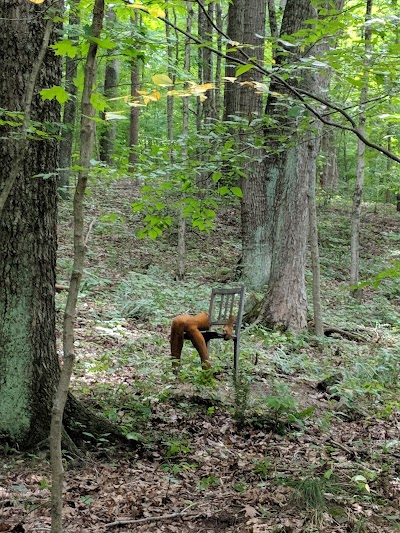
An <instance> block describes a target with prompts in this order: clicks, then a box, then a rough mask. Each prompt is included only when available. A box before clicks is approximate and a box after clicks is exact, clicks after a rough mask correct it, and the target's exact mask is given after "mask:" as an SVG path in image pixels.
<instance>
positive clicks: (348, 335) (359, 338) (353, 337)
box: [324, 326, 370, 342]
mask: <svg viewBox="0 0 400 533" xmlns="http://www.w3.org/2000/svg"><path fill="white" fill-rule="evenodd" d="M333 333H337V334H338V335H340V336H341V337H344V338H345V339H348V340H350V341H356V342H370V341H369V339H367V338H366V337H364V336H363V335H359V334H358V333H352V332H351V331H348V330H346V329H341V328H337V327H335V326H324V335H325V336H326V337H330V336H331V335H332V334H333Z"/></svg>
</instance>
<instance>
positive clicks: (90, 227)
mask: <svg viewBox="0 0 400 533" xmlns="http://www.w3.org/2000/svg"><path fill="white" fill-rule="evenodd" d="M95 222H96V217H94V218H93V220H92V221H91V223H90V224H89V227H88V230H87V232H86V236H85V240H84V244H85V247H86V246H87V243H88V240H89V236H90V233H91V231H92V228H93V226H94V223H95Z"/></svg>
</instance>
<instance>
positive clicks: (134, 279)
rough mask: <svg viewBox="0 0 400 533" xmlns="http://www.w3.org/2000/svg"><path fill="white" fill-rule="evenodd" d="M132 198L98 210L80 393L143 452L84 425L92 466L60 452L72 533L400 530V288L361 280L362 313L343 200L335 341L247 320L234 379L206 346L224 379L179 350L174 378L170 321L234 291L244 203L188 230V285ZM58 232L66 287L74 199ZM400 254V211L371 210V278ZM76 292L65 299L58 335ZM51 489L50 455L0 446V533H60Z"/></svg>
mask: <svg viewBox="0 0 400 533" xmlns="http://www.w3.org/2000/svg"><path fill="white" fill-rule="evenodd" d="M136 195H137V193H136V192H135V187H132V186H131V185H130V184H129V183H126V182H124V183H121V184H118V185H115V184H114V185H113V186H111V187H110V188H109V189H108V192H107V194H103V189H101V190H100V189H99V190H98V191H96V189H94V190H93V191H92V195H91V196H90V197H89V199H88V203H89V206H88V220H87V221H88V224H89V223H90V222H91V221H94V223H93V230H92V234H91V235H90V238H89V249H88V256H87V267H86V271H85V276H84V280H83V286H82V291H81V296H80V300H79V312H78V318H77V324H76V352H77V363H76V369H75V375H74V378H73V384H72V388H73V391H74V393H75V394H76V395H77V396H78V397H79V398H80V399H82V400H83V401H84V402H85V403H86V404H87V405H89V406H90V407H91V408H92V409H93V410H94V411H95V412H97V413H102V414H103V415H104V416H106V417H107V418H108V419H109V420H110V421H112V422H114V423H116V424H118V425H119V426H120V427H121V428H122V429H123V431H124V432H125V433H126V434H127V436H128V437H129V439H130V440H131V442H132V448H131V449H126V450H121V449H117V448H115V447H113V445H112V444H111V443H110V442H109V439H108V435H104V436H103V437H102V438H101V439H94V438H93V436H92V435H90V434H89V433H87V432H85V428H82V440H83V441H86V443H87V446H86V449H87V451H86V455H85V459H84V461H81V462H80V463H79V465H76V461H75V458H74V457H71V456H68V454H66V458H65V459H66V461H65V464H66V473H65V497H64V504H65V505H64V516H65V530H64V531H65V532H75V533H81V532H82V533H84V532H88V533H90V532H106V531H110V532H112V531H136V532H141V533H152V532H171V533H172V532H178V533H186V532H196V533H203V532H204V533H214V532H215V533H216V532H241V533H264V532H326V533H344V532H350V531H352V532H391V531H396V530H400V418H399V413H400V402H399V379H398V378H399V373H400V348H399V346H400V344H399V341H400V334H399V331H400V307H399V303H400V284H399V281H398V280H395V279H394V280H393V279H392V280H384V281H382V283H381V284H380V285H379V286H377V287H366V288H365V289H364V298H363V303H362V304H356V303H355V302H354V301H353V299H352V298H350V297H349V288H348V271H349V233H350V229H349V226H350V206H349V205H347V204H343V203H341V202H339V201H335V202H334V201H333V200H332V201H331V202H330V203H328V204H327V205H321V206H320V209H319V211H320V243H321V251H320V254H321V270H322V296H323V306H324V311H325V316H324V321H325V323H326V324H328V325H329V326H333V327H334V328H337V329H338V332H336V333H334V334H332V335H331V336H329V337H325V338H324V339H317V338H315V337H314V336H313V335H312V333H311V332H309V333H307V334H303V335H301V336H298V337H294V336H291V335H286V334H285V333H282V332H279V331H270V330H267V329H265V328H262V327H261V326H255V325H245V329H244V331H243V336H242V346H241V362H240V365H241V366H240V370H241V374H240V379H239V380H238V382H236V383H234V382H233V380H232V378H231V376H232V344H231V343H230V342H225V343H224V342H219V341H215V342H214V343H211V359H212V363H213V367H214V368H215V369H216V370H218V374H217V376H216V378H210V377H209V376H207V375H205V374H204V372H202V371H201V370H200V365H199V358H198V356H197V354H196V353H195V352H194V350H193V348H192V347H191V346H190V345H185V347H184V353H183V360H182V371H181V374H180V376H179V378H178V379H176V378H175V376H174V375H173V374H172V372H171V366H170V359H169V341H168V336H169V327H170V323H171V319H172V318H173V317H174V316H176V315H178V314H181V313H183V312H195V313H197V312H200V311H202V310H204V309H207V308H208V300H209V295H210V291H211V287H212V286H214V285H218V284H221V283H222V284H225V283H227V284H235V283H237V281H236V278H237V264H238V259H239V256H240V229H239V222H238V219H239V209H238V206H237V205H235V204H234V203H232V205H226V206H225V208H224V210H223V212H221V213H220V214H219V216H218V218H217V224H216V225H217V229H216V231H215V232H214V233H212V234H210V235H206V234H201V233H199V232H197V231H194V230H189V232H188V235H189V239H188V240H189V242H188V265H187V266H188V276H187V279H186V281H184V282H177V281H175V280H174V267H175V266H176V256H175V250H176V232H175V231H174V230H171V232H170V233H168V234H165V235H163V236H162V237H161V238H160V239H157V240H156V241H149V240H140V241H138V240H137V238H136V230H137V228H138V225H139V223H140V222H139V215H138V214H137V213H132V211H131V209H130V202H132V201H134V200H135V197H136ZM59 233H60V236H59V262H58V282H59V283H62V284H65V285H66V284H67V283H68V271H69V268H70V266H71V220H70V206H66V205H64V206H63V207H62V209H61V213H60V222H59ZM399 243H400V215H399V214H398V213H396V212H395V210H394V208H393V206H382V205H379V206H378V209H377V210H376V209H375V206H365V208H364V214H363V224H362V258H363V259H362V265H363V267H362V268H363V272H362V276H363V278H364V279H366V278H368V277H371V276H375V275H376V274H378V273H379V272H380V271H382V270H384V269H386V268H389V267H390V265H391V261H393V260H394V259H396V258H397V259H398V255H397V256H396V252H397V254H398V253H399ZM310 280H311V278H310V273H308V272H307V281H308V282H310ZM308 284H309V285H310V283H308ZM65 298H66V295H65V293H60V294H58V295H57V310H58V315H59V325H58V328H59V332H60V331H61V318H62V310H63V307H64V303H65ZM339 330H344V333H343V334H341V333H340V331H339ZM346 332H350V333H353V334H354V336H353V337H352V336H350V337H348V336H346V334H345V333H346ZM59 350H60V355H61V335H59ZM49 486H50V469H49V459H48V456H47V454H46V453H45V452H39V451H38V452H37V453H35V454H29V455H28V454H23V453H19V452H18V451H16V450H13V449H7V450H2V463H1V464H0V532H1V531H14V532H36V531H49V530H50V529H49V528H50V491H49Z"/></svg>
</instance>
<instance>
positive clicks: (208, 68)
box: [203, 2, 216, 123]
mask: <svg viewBox="0 0 400 533" xmlns="http://www.w3.org/2000/svg"><path fill="white" fill-rule="evenodd" d="M214 12H215V2H210V3H209V4H208V6H207V14H208V17H209V18H205V19H204V30H205V35H204V37H205V42H208V43H210V42H212V39H213V26H212V24H211V21H214ZM213 80H214V75H213V56H212V53H211V50H210V49H208V48H203V81H204V83H213ZM206 96H207V99H206V100H205V101H204V102H203V108H204V121H205V122H206V123H209V122H210V120H212V119H213V118H215V117H216V113H215V92H214V89H210V90H208V91H207V93H206Z"/></svg>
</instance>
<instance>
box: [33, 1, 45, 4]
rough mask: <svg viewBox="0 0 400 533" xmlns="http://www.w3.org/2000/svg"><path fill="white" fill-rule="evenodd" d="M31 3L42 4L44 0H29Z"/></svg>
mask: <svg viewBox="0 0 400 533" xmlns="http://www.w3.org/2000/svg"><path fill="white" fill-rule="evenodd" d="M29 1H30V2H31V3H32V4H43V2H44V0H29Z"/></svg>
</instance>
